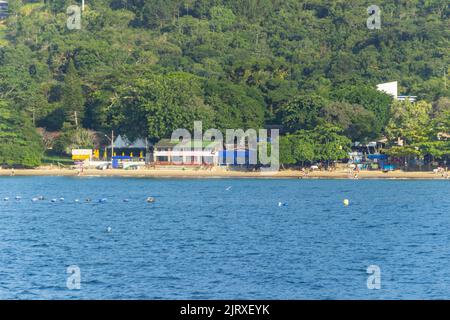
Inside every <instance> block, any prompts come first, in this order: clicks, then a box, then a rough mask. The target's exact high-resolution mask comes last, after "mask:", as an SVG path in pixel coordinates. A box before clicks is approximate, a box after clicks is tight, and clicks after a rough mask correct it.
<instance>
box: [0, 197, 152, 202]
mask: <svg viewBox="0 0 450 320" xmlns="http://www.w3.org/2000/svg"><path fill="white" fill-rule="evenodd" d="M0 199H1V198H0ZM14 199H15V200H16V201H22V200H23V198H22V197H21V196H15V197H14ZM45 200H47V199H46V198H45V197H44V196H38V197H33V198H31V201H32V202H43V201H45ZM9 201H10V198H9V197H4V198H3V202H9ZM49 201H50V202H51V203H61V202H66V199H65V198H63V197H60V198H51V199H49ZM73 202H74V203H82V201H81V200H80V199H79V198H76V199H74V200H73ZM84 202H85V203H91V202H93V200H92V199H91V198H86V199H85V200H84ZM95 202H96V203H107V202H108V198H100V199H98V200H97V201H95ZM122 202H124V203H129V202H131V200H130V199H128V198H125V199H123V200H122ZM145 202H147V203H154V202H156V199H155V198H154V197H148V198H147V199H146V200H145Z"/></svg>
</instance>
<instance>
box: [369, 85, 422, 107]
mask: <svg viewBox="0 0 450 320" xmlns="http://www.w3.org/2000/svg"><path fill="white" fill-rule="evenodd" d="M377 90H378V91H382V92H384V93H386V94H388V95H390V96H392V97H393V98H394V99H395V100H398V101H405V100H409V101H410V102H414V101H416V99H417V97H416V96H399V95H398V81H393V82H386V83H380V84H377Z"/></svg>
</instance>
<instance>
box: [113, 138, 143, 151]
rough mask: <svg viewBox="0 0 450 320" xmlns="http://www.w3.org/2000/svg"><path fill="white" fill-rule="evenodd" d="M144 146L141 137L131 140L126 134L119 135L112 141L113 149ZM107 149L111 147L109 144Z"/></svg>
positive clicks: (141, 147) (140, 147)
mask: <svg viewBox="0 0 450 320" xmlns="http://www.w3.org/2000/svg"><path fill="white" fill-rule="evenodd" d="M146 147H147V145H146V143H145V139H143V138H138V139H136V140H135V141H133V142H131V141H130V140H128V138H127V137H126V136H121V135H119V136H118V137H117V138H116V140H115V141H114V148H115V149H145V148H146ZM108 149H111V146H108Z"/></svg>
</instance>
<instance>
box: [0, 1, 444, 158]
mask: <svg viewBox="0 0 450 320" xmlns="http://www.w3.org/2000/svg"><path fill="white" fill-rule="evenodd" d="M80 3H81V0H80V1H75V0H70V1H69V0H58V1H56V0H55V1H50V0H48V1H37V2H36V1H35V2H33V3H27V1H20V0H10V1H9V4H10V16H9V18H8V19H6V20H4V21H3V22H0V24H1V25H0V164H2V163H7V164H22V165H25V166H35V165H37V164H39V162H40V157H41V155H42V152H43V150H44V145H43V143H42V142H41V138H40V137H39V135H38V134H37V133H36V132H35V130H34V128H35V127H41V128H45V129H46V130H47V131H59V132H62V134H61V136H60V138H59V141H56V143H55V146H54V149H55V150H57V151H58V150H59V151H60V152H64V150H65V149H67V147H68V146H73V145H74V144H76V143H79V144H85V145H86V144H89V143H90V142H89V141H86V140H89V138H88V137H89V136H88V135H84V134H83V131H84V130H85V129H92V130H95V131H104V132H109V131H110V130H112V129H114V130H115V131H116V132H117V133H121V134H126V135H128V136H129V137H132V138H133V137H138V136H140V137H142V136H147V137H148V138H149V139H150V140H152V141H156V140H158V139H160V138H162V137H167V136H170V133H171V132H172V131H173V130H174V129H176V128H191V127H192V126H193V121H194V120H202V121H203V126H204V128H212V127H214V128H219V129H224V128H244V129H245V128H255V129H257V128H260V127H263V126H264V125H265V124H280V125H283V126H284V128H285V130H286V133H288V134H290V135H289V136H288V137H290V138H289V139H291V138H292V137H296V136H299V135H298V133H299V132H301V133H303V135H305V134H307V133H311V134H313V133H314V132H315V130H316V132H332V133H333V134H336V135H339V136H340V137H343V138H348V139H352V140H359V141H367V140H368V139H374V138H378V137H380V136H382V135H387V136H392V138H395V137H396V136H395V135H398V136H399V137H400V136H401V137H404V138H406V137H407V135H408V134H409V135H411V139H410V140H409V141H408V142H409V143H410V144H411V145H413V144H417V146H419V144H420V147H421V148H422V144H423V143H427V147H426V148H428V149H426V148H425V147H424V148H425V149H426V150H428V151H429V150H432V148H431V147H430V145H429V143H431V142H433V141H431V140H430V141H429V139H428V138H426V139H425V138H423V139H422V136H421V138H420V139H418V138H417V134H416V133H417V132H416V131H417V130H421V129H420V128H421V127H420V123H414V124H413V125H412V124H411V121H419V120H418V117H417V116H414V112H416V111H411V112H410V113H409V114H408V113H407V111H405V112H406V113H407V114H405V115H403V118H402V117H400V116H399V114H400V113H401V111H399V110H404V108H400V107H398V106H397V107H395V104H394V107H393V108H394V109H395V108H400V109H399V110H397V109H395V110H396V111H395V112H393V111H392V108H391V106H392V100H391V98H390V97H389V96H387V95H385V94H382V93H380V92H378V91H376V90H375V85H376V84H378V83H381V82H389V81H397V80H398V81H399V84H400V92H401V93H402V94H405V95H414V96H418V98H419V99H420V100H425V101H426V102H423V103H424V104H423V105H421V106H422V107H423V108H422V109H423V110H424V112H425V113H426V115H424V114H421V116H423V117H422V118H420V121H422V122H421V123H422V124H426V125H430V126H431V124H433V128H431V127H430V128H429V130H428V129H427V130H428V131H430V132H432V133H433V134H435V131H436V130H438V129H439V130H444V131H445V130H448V127H447V126H448V123H449V122H448V119H449V111H448V110H449V108H450V102H449V100H448V99H449V97H450V82H449V80H448V76H447V75H448V72H449V68H448V67H449V62H450V56H449V48H450V24H449V21H450V20H449V13H450V10H449V5H448V1H447V0H395V1H393V0H377V1H356V0H334V1H331V0H145V1H144V0H86V8H85V11H84V12H83V15H82V28H81V30H69V29H68V28H67V26H66V20H67V14H66V9H67V7H68V6H69V5H71V4H80ZM372 4H376V5H378V6H379V7H380V8H381V10H382V11H381V19H382V21H381V29H379V30H369V29H368V28H367V26H366V20H367V18H368V13H367V8H368V7H369V5H372ZM422 109H421V110H422ZM411 110H412V109H411ZM414 110H415V109H414ZM408 121H409V122H408ZM445 121H447V122H445ZM402 128H405V130H401V129H402ZM321 130H322V131H321ZM408 130H410V131H408ZM411 130H416V131H411ZM428 131H427V132H428ZM430 132H428V136H427V137H431V136H432V135H431V133H430ZM447 132H448V131H447ZM424 135H425V133H424ZM322 136H323V135H322ZM74 137H76V139H75V138H74ZM86 137H87V138H86ZM408 137H409V136H408ZM416 138H417V139H416ZM289 139H288V140H289ZM292 139H293V138H292ZM408 139H409V138H408ZM408 139H407V140H408ZM414 139H416V140H414ZM427 139H428V140H427ZM430 139H431V138H430ZM294 140H295V139H294ZM289 141H291V142H292V140H289ZM346 141H347V140H346ZM286 143H287V144H289V142H286V141H284V144H285V145H286ZM414 146H416V145H414ZM289 148H291V145H289V146H288V148H287V149H289ZM433 148H435V149H436V148H438V149H439V148H440V149H439V150H440V151H439V152H440V153H439V152H438V153H437V154H442V152H444V153H445V150H444V149H445V148H448V144H447V146H446V147H445V148H444V147H443V146H442V145H439V147H436V146H435V145H433ZM442 148H444V149H442ZM425 149H424V150H425ZM442 150H444V151H442ZM447 151H448V149H447ZM424 152H425V151H424ZM299 157H300V158H299ZM299 157H297V158H295V157H291V155H287V156H286V157H285V159H286V162H287V163H295V162H297V161H298V160H304V159H303V158H301V157H302V156H299Z"/></svg>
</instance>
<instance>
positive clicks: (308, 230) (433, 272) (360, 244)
mask: <svg viewBox="0 0 450 320" xmlns="http://www.w3.org/2000/svg"><path fill="white" fill-rule="evenodd" d="M41 195H42V196H44V197H45V200H41V201H34V202H33V201H32V200H31V199H32V198H34V197H38V196H41ZM449 195H450V181H448V180H447V181H412V180H389V181H387V180H370V181H369V180H294V179H148V178H146V179H144V178H142V179H139V178H136V179H134V178H89V177H81V178H80V177H77V178H67V177H4V178H0V299H386V298H388V299H406V298H413V299H415V298H417V299H437V298H446V299H450V210H449V208H450V196H449ZM16 196H20V197H21V199H20V200H16V199H15V197H16ZM149 196H151V197H154V198H155V199H156V202H155V203H147V202H146V199H147V197H149ZM6 197H7V198H9V201H4V198H6ZM61 197H63V198H64V201H61V200H59V198H61ZM86 198H91V199H92V201H91V202H85V199H86ZM52 199H57V202H55V203H52V202H51V200H52ZM75 199H79V202H78V203H77V202H75V201H74V200H75ZM99 199H107V200H106V202H103V203H99ZM126 199H127V200H128V202H124V200H126ZM344 199H349V201H350V205H349V206H347V207H346V206H344V205H343V200H344ZM280 202H281V203H283V205H281V206H279V203H280ZM108 228H109V232H108ZM72 265H75V266H78V267H79V270H80V278H79V280H80V286H81V288H80V289H79V290H70V289H69V288H68V287H67V285H66V283H67V279H68V277H70V276H71V275H70V274H68V273H67V268H68V267H69V266H72ZM370 265H376V266H378V267H379V268H380V271H381V275H380V283H381V289H378V290H377V289H374V290H370V289H368V286H367V279H368V277H369V274H368V273H367V267H368V266H370Z"/></svg>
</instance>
